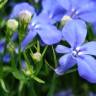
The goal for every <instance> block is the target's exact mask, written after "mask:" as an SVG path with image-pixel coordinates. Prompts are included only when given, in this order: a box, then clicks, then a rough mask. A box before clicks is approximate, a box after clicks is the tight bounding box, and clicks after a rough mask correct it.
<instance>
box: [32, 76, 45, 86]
mask: <svg viewBox="0 0 96 96" xmlns="http://www.w3.org/2000/svg"><path fill="white" fill-rule="evenodd" d="M31 78H33V79H34V80H36V81H37V82H39V83H43V84H44V83H45V81H43V80H41V79H40V78H38V77H36V76H31Z"/></svg>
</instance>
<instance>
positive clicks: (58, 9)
mask: <svg viewBox="0 0 96 96" xmlns="http://www.w3.org/2000/svg"><path fill="white" fill-rule="evenodd" d="M42 13H44V14H46V15H48V17H49V18H50V19H52V20H53V23H56V21H60V19H61V17H62V15H64V14H65V10H64V8H63V7H62V6H60V4H58V2H57V0H42Z"/></svg>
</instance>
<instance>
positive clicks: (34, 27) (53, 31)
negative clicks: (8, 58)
mask: <svg viewBox="0 0 96 96" xmlns="http://www.w3.org/2000/svg"><path fill="white" fill-rule="evenodd" d="M28 30H29V32H28V34H27V36H26V37H25V39H24V40H23V41H22V43H21V49H22V50H23V49H25V47H26V46H27V45H28V43H30V42H31V41H32V40H33V38H34V37H35V36H36V35H37V34H38V35H39V37H40V39H41V40H42V41H43V42H44V43H45V44H47V45H52V44H55V43H58V42H59V41H60V40H61V38H62V35H61V32H60V31H59V30H58V29H57V28H56V27H55V26H54V25H52V23H51V21H50V19H48V18H47V16H46V15H44V14H40V15H39V16H34V17H33V18H32V21H31V23H30V24H29V27H28Z"/></svg>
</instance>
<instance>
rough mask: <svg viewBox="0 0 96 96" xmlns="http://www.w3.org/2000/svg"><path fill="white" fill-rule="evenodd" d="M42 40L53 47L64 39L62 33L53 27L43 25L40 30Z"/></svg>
mask: <svg viewBox="0 0 96 96" xmlns="http://www.w3.org/2000/svg"><path fill="white" fill-rule="evenodd" d="M38 34H39V36H40V38H41V40H42V41H43V42H44V43H45V44H47V45H52V44H55V43H58V42H59V41H60V40H61V39H62V34H61V32H60V31H59V30H58V29H57V28H56V27H55V26H53V25H49V24H44V25H43V24H42V26H41V30H38Z"/></svg>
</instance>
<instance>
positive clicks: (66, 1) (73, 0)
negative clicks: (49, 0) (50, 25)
mask: <svg viewBox="0 0 96 96" xmlns="http://www.w3.org/2000/svg"><path fill="white" fill-rule="evenodd" d="M57 1H58V3H59V4H60V5H61V7H63V8H64V10H66V14H63V15H62V20H65V19H66V18H73V19H81V20H84V21H86V22H90V23H93V22H95V21H96V2H94V1H93V0H82V1H81V0H57ZM58 11H60V10H59V9H58ZM55 12H56V13H57V10H56V11H55ZM56 15H57V14H56ZM59 15H60V14H59Z"/></svg>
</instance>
